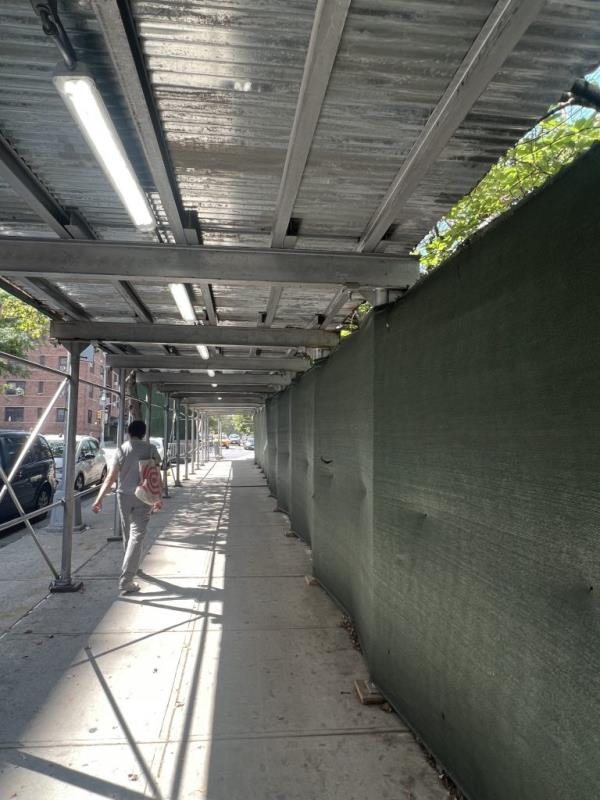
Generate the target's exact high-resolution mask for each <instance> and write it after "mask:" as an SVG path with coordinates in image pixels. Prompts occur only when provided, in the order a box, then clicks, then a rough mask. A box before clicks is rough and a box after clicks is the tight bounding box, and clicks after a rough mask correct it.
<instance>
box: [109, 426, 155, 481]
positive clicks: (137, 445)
mask: <svg viewBox="0 0 600 800" xmlns="http://www.w3.org/2000/svg"><path fill="white" fill-rule="evenodd" d="M149 458H152V459H154V461H156V463H157V464H160V456H159V454H158V450H157V449H156V447H155V446H154V445H153V444H150V442H143V441H142V440H141V439H130V440H129V441H127V442H123V444H122V445H121V447H118V448H117V452H116V453H115V464H118V465H119V480H118V481H117V492H120V493H122V494H135V490H136V489H137V487H138V486H139V484H140V461H146V460H147V459H149Z"/></svg>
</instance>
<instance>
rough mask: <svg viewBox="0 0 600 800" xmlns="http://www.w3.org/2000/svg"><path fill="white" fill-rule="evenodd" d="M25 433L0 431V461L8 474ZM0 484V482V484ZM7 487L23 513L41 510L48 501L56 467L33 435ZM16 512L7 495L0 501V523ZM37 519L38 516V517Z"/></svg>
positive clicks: (42, 442)
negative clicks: (32, 440) (13, 493)
mask: <svg viewBox="0 0 600 800" xmlns="http://www.w3.org/2000/svg"><path fill="white" fill-rule="evenodd" d="M28 436H29V434H28V433H25V432H21V431H0V461H1V462H2V469H3V470H4V471H5V472H6V473H7V474H8V473H9V472H10V470H11V468H12V466H13V464H14V463H15V461H16V459H17V456H18V454H19V452H20V450H21V449H22V447H23V445H24V444H25V442H26V441H27V438H28ZM0 484H1V485H4V484H2V481H0ZM11 486H12V487H13V489H14V490H15V494H16V496H17V499H18V500H19V502H20V504H21V505H22V507H23V509H24V511H26V512H29V511H34V510H35V509H36V508H39V509H40V510H42V509H43V508H45V507H46V506H47V505H49V504H50V503H51V502H52V499H53V497H54V492H55V490H56V486H57V480H56V467H55V463H54V458H53V456H52V450H51V449H50V447H49V446H48V442H47V441H46V439H45V438H44V437H43V436H37V437H36V439H35V441H34V442H33V444H32V445H31V447H30V449H29V452H28V453H27V456H26V457H25V460H24V462H23V463H22V464H21V467H20V469H19V471H18V472H17V474H16V475H15V477H14V478H13V480H12V481H11ZM18 515H19V512H18V511H17V508H16V506H15V504H14V502H13V500H12V498H11V497H10V495H9V494H8V492H6V493H5V495H4V498H3V499H2V502H0V522H6V521H8V520H9V519H13V518H14V517H16V516H18ZM40 516H41V515H40Z"/></svg>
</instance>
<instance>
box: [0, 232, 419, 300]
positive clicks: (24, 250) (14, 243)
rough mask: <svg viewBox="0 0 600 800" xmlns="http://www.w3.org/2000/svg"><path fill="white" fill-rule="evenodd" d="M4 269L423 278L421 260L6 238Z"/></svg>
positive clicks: (140, 277)
mask: <svg viewBox="0 0 600 800" xmlns="http://www.w3.org/2000/svg"><path fill="white" fill-rule="evenodd" d="M0 274H2V275H5V276H10V275H13V276H18V275H24V276H31V275H33V276H37V277H42V278H46V279H50V280H60V279H63V280H64V279H69V280H77V278H91V279H93V280H94V281H96V282H97V281H102V280H109V281H115V280H129V281H134V282H136V283H160V284H163V283H167V282H172V283H190V282H191V283H193V282H198V281H205V282H208V283H237V284H246V283H257V282H259V283H273V284H284V285H285V284H302V285H308V284H315V285H321V286H331V287H334V286H336V285H340V284H341V285H344V286H347V287H348V288H360V287H363V286H364V287H375V288H377V287H381V286H384V287H389V288H397V289H400V288H405V287H407V286H410V285H412V284H413V283H414V282H415V281H416V280H417V279H418V277H419V265H418V261H417V259H414V258H398V257H397V256H387V255H382V254H380V253H374V254H372V255H371V254H369V255H363V254H347V253H323V252H319V253H315V252H311V251H309V250H259V249H242V248H233V247H179V246H176V245H153V244H136V243H125V242H98V241H92V242H85V241H70V242H64V241H60V240H57V241H44V240H39V239H8V238H6V239H2V240H0Z"/></svg>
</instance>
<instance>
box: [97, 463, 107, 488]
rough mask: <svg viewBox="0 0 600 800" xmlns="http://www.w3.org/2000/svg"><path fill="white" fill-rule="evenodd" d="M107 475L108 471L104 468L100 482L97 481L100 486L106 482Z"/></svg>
mask: <svg viewBox="0 0 600 800" xmlns="http://www.w3.org/2000/svg"><path fill="white" fill-rule="evenodd" d="M107 475H108V470H107V469H106V467H104V469H103V470H102V475H101V476H100V481H99V485H100V486H102V484H103V483H104V481H105V480H106V476H107Z"/></svg>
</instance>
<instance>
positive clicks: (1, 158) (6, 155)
mask: <svg viewBox="0 0 600 800" xmlns="http://www.w3.org/2000/svg"><path fill="white" fill-rule="evenodd" d="M0 177H2V179H3V180H4V181H5V182H6V183H7V184H8V185H9V186H10V187H11V189H12V190H13V191H14V192H15V194H17V195H18V196H19V197H20V198H21V199H22V200H23V201H24V202H25V203H27V205H28V206H29V208H31V210H32V211H33V212H34V213H35V214H37V216H38V217H39V218H40V219H41V220H42V221H43V222H45V223H46V225H47V226H48V227H49V228H51V229H52V230H53V231H54V233H56V234H57V235H58V236H60V237H61V239H70V238H71V234H70V233H69V232H68V231H67V229H66V227H65V226H66V225H67V224H68V222H69V217H68V215H67V214H66V212H65V210H64V209H63V208H62V206H61V205H60V204H59V203H57V202H56V200H55V199H54V198H53V197H52V195H51V194H50V192H49V191H48V190H47V189H46V187H45V186H44V185H43V184H42V182H41V181H39V180H38V179H37V177H36V176H35V175H34V173H33V172H32V171H31V170H30V169H29V167H28V166H27V165H26V164H25V162H24V161H23V160H22V159H21V158H20V157H19V155H18V154H17V153H16V152H15V150H13V148H12V147H11V146H10V144H9V143H8V141H7V140H6V139H5V138H4V136H2V134H0Z"/></svg>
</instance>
